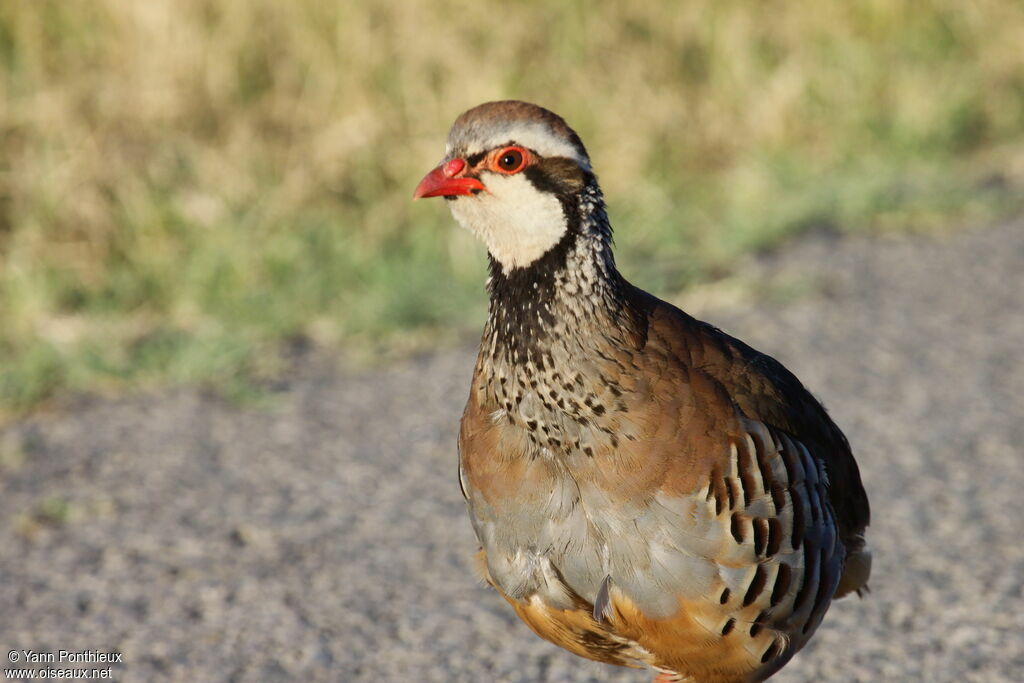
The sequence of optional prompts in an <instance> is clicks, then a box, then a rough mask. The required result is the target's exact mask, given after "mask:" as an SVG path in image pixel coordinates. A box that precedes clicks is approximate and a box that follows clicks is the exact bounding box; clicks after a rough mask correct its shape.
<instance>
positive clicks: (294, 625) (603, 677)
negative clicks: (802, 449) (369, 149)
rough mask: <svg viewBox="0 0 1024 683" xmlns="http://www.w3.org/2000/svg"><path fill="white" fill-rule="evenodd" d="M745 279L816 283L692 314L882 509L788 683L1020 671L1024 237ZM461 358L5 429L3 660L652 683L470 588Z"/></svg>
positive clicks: (317, 363) (296, 377)
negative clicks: (842, 455)
mask: <svg viewBox="0 0 1024 683" xmlns="http://www.w3.org/2000/svg"><path fill="white" fill-rule="evenodd" d="M752 267H754V268H755V270H756V272H758V273H760V275H759V276H758V277H759V278H765V281H768V282H770V281H773V278H777V277H789V276H790V275H792V274H794V273H795V274H798V276H799V278H801V280H802V281H803V282H805V283H812V284H813V285H814V286H813V287H805V288H804V289H805V291H804V293H803V294H802V295H800V296H799V297H796V298H792V297H791V298H790V299H789V300H788V301H776V302H775V303H770V304H761V305H759V306H757V307H753V306H749V305H747V306H740V307H735V306H733V307H731V308H729V309H728V310H718V311H715V310H711V311H702V315H704V317H709V318H710V319H712V320H713V321H715V322H716V323H718V324H719V325H721V326H722V327H724V328H725V329H726V330H728V331H730V332H732V333H733V334H736V335H738V336H740V337H741V338H744V339H746V340H747V341H749V342H751V343H753V344H754V345H755V346H757V347H758V348H761V349H763V350H765V351H768V352H770V353H772V354H774V355H776V356H777V357H779V358H780V360H782V361H783V362H785V363H786V364H787V365H788V366H789V367H790V368H792V369H793V370H794V371H795V372H796V373H797V375H799V376H800V377H801V378H802V379H803V380H804V382H805V383H806V384H807V385H808V386H809V387H811V388H812V390H813V391H815V392H816V393H817V394H818V395H819V396H821V397H822V398H823V399H824V401H825V402H826V403H827V405H828V406H829V407H830V409H831V411H832V413H833V415H834V416H835V418H836V420H837V422H838V423H839V424H840V425H841V426H842V427H843V428H844V430H845V431H846V433H847V435H848V436H849V437H850V441H851V442H852V444H853V446H854V450H855V452H856V453H857V455H858V460H859V461H860V463H861V468H862V471H863V474H864V477H865V483H866V485H867V488H868V492H869V495H870V496H871V501H872V505H873V511H874V524H873V526H872V527H871V528H870V530H869V535H868V538H869V540H870V542H871V544H872V545H873V547H874V550H875V568H874V575H873V578H872V582H871V588H872V593H871V594H870V596H868V597H867V598H866V599H864V600H857V599H850V600H844V601H842V602H839V603H837V604H835V605H834V606H833V608H832V610H831V612H830V613H829V615H828V617H827V618H826V619H825V624H824V625H823V627H822V628H821V629H820V630H819V632H818V635H817V636H816V637H815V639H814V640H813V641H812V643H811V645H810V646H809V647H808V648H807V649H805V650H804V652H803V653H802V654H800V655H799V656H797V657H796V659H795V660H794V661H793V662H792V663H791V664H790V665H789V666H787V667H786V669H784V670H783V672H782V673H781V674H779V676H778V677H777V679H776V680H780V681H819V680H833V681H852V680H857V681H883V680H884V681H910V680H926V681H1007V680H1020V677H1021V676H1022V673H1021V672H1022V671H1024V636H1022V633H1024V609H1022V608H1024V599H1022V598H1024V595H1022V581H1024V543H1022V538H1024V537H1022V531H1021V529H1022V528H1024V525H1022V521H1024V513H1022V511H1021V500H1022V498H1021V491H1022V490H1024V467H1022V464H1021V452H1020V444H1022V443H1024V421H1022V419H1021V416H1022V415H1024V305H1022V297H1024V223H1019V222H1018V223H1015V224H1007V225H1004V226H1001V227H996V228H990V229H985V230H977V231H969V232H959V233H956V234H954V235H951V236H947V237H944V238H941V239H940V238H899V239H891V240H877V239H876V240H870V239H842V240H840V239H835V238H830V237H828V236H818V237H816V238H813V239H810V240H808V241H805V242H803V243H801V244H799V245H794V246H793V247H792V248H789V249H787V250H785V251H784V252H782V253H779V254H775V255H773V256H771V257H766V258H765V259H762V261H761V262H759V263H756V264H753V266H752ZM787 274H788V275H787ZM472 356H473V350H472V349H469V348H465V349H462V350H459V351H456V352H446V353H442V354H439V355H436V356H432V357H423V358H417V359H413V360H410V361H407V362H404V363H402V364H400V365H396V366H395V367H393V368H390V369H388V370H386V371H383V372H375V373H368V372H362V373H352V372H345V371H341V370H338V369H336V367H335V365H334V364H333V363H332V362H331V361H329V360H328V359H325V358H323V357H321V356H318V355H317V354H315V353H309V354H306V355H305V356H304V357H303V358H302V360H301V361H300V362H298V363H297V365H296V370H295V372H294V374H293V375H291V376H290V378H289V381H288V382H287V384H286V385H283V386H282V387H280V388H279V391H278V392H277V393H276V394H275V396H274V399H273V401H272V402H271V405H270V406H269V407H263V408H260V409H255V408H240V407H238V406H232V405H228V404H226V403H225V402H223V401H221V400H219V399H217V398H216V397H213V396H210V395H207V394H204V393H202V392H199V391H173V392H165V393H160V394H156V395H147V396H134V397H129V398H123V399H118V400H105V399H96V398H93V399H89V398H79V399H76V400H74V401H72V402H70V403H68V404H66V405H64V406H63V407H62V408H61V409H59V410H57V411H53V412H50V413H48V414H45V415H39V416H36V417H33V418H31V419H27V420H24V421H22V422H19V423H16V424H11V425H8V426H7V427H5V428H3V429H0V494H2V495H0V544H2V547H3V551H2V553H0V555H2V557H0V614H2V615H3V618H2V620H0V648H3V652H7V651H8V650H11V649H15V650H19V651H20V650H35V651H37V652H57V651H58V650H60V649H65V650H83V649H93V650H100V651H117V652H119V653H121V654H122V656H123V660H124V663H123V664H115V665H113V675H114V677H115V678H116V679H118V680H125V681H149V680H183V681H184V680H187V681H206V680H211V681H221V680H241V681H256V680H279V679H297V680H325V681H327V680H332V681H337V680H341V681H400V680H412V681H492V680H495V681H585V680H591V681H649V680H650V675H649V674H647V673H645V672H636V671H630V670H626V669H618V668H615V667H607V666H603V665H598V664H593V663H590V662H587V661H585V660H582V659H578V658H576V657H574V656H572V655H570V654H568V653H565V652H563V651H561V650H559V649H557V648H555V647H554V646H550V645H548V644H546V643H544V642H543V641H541V640H539V639H537V638H536V637H534V636H533V634H532V633H531V632H530V631H529V630H528V629H527V628H526V627H525V626H523V625H521V624H520V623H518V621H516V620H515V619H514V617H513V616H512V614H511V611H510V610H509V609H507V608H506V607H505V605H504V604H503V603H502V602H501V601H500V599H499V598H498V597H497V595H495V594H494V593H493V592H490V591H489V590H487V589H485V588H484V587H482V586H481V585H480V584H479V583H478V582H477V580H476V579H475V578H474V574H473V572H472V571H471V569H470V563H469V558H470V556H471V555H472V553H473V552H474V550H475V549H476V544H475V543H474V540H473V536H472V532H471V529H470V526H469V523H468V521H467V518H466V514H465V511H464V508H463V503H462V499H461V497H460V495H459V487H458V484H457V481H456V473H455V458H456V456H455V432H456V427H457V422H458V418H459V415H460V412H461V409H462V404H463V402H464V400H465V396H466V393H467V384H468V379H469V373H470V370H471V366H472ZM0 656H3V653H0ZM4 666H7V665H6V664H5V665H4ZM50 666H54V665H50Z"/></svg>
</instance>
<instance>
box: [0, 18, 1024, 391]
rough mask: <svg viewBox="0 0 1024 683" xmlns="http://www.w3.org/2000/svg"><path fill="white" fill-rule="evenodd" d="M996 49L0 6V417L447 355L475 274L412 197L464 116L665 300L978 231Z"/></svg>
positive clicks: (663, 25) (995, 26) (666, 31)
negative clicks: (814, 252)
mask: <svg viewBox="0 0 1024 683" xmlns="http://www.w3.org/2000/svg"><path fill="white" fill-rule="evenodd" d="M1022 35H1024V8H1022V7H1021V6H1020V5H1019V4H1017V3H1008V2H998V1H995V0H981V1H978V2H973V3H962V2H957V1H955V0H924V1H919V2H909V1H902V2H900V1H892V0H890V1H883V0H875V1H873V2H862V3H847V2H842V1H841V0H822V1H820V2H817V3H812V4H808V3H781V2H756V1H753V0H750V1H743V2H741V1H731V2H730V1H727V2H722V1H717V2H716V1H714V0H699V1H695V2H689V3H661V4H659V5H653V4H651V3H648V4H645V5H641V4H638V3H625V2H621V3H616V2H603V3H584V2H579V1H577V2H566V3H561V4H557V5H556V4H554V3H545V2H540V1H537V0H530V1H524V2H517V3H500V4H499V3H479V2H476V3H474V2H451V1H447V2H446V1H443V0H440V1H439V0H433V1H431V2H425V1H423V0H410V1H405V2H398V1H397V0H385V1H378V2H370V1H368V0H353V1H351V2H347V3H320V2H314V1H313V0H292V1H291V2H274V1H272V0H146V1H145V2H135V3H125V2H121V1H120V0H92V1H91V2H88V3H86V2H81V3H79V2H67V1H66V0H49V1H46V0H34V1H32V2H29V1H27V0H12V1H8V2H4V3H2V4H0V354H2V364H0V404H4V405H6V406H7V407H8V408H11V407H14V408H17V407H19V406H27V405H31V404H32V403H34V402H35V401H37V400H39V399H40V398H42V397H45V396H46V395H48V394H50V393H51V392H53V391H54V390H55V389H57V388H60V387H63V386H77V387H82V386H88V387H96V386H102V385H103V384H105V383H113V384H120V383H123V382H125V381H131V382H138V381H166V380H168V379H170V380H188V381H193V380H210V381H213V382H215V383H217V384H229V385H230V384H232V383H234V382H235V381H236V380H237V379H238V378H245V377H248V376H250V375H251V374H252V373H253V372H257V373H258V372H259V369H260V367H262V362H263V360H265V359H266V358H271V357H272V356H273V354H272V353H271V350H272V349H273V348H274V347H275V346H276V344H277V343H279V342H280V341H281V340H282V339H287V338H290V337H295V336H305V337H312V338H314V339H316V340H318V341H320V342H322V343H327V344H337V343H343V342H344V343H351V342H353V341H354V342H360V341H362V342H363V343H364V345H365V342H367V341H369V342H372V343H374V344H376V343H378V342H379V341H380V340H382V339H383V340H388V343H391V344H394V343H401V340H403V339H409V338H413V339H419V338H422V335H423V334H424V331H426V333H427V334H428V335H429V334H434V333H436V332H437V331H438V330H451V329H463V327H462V326H463V325H464V324H465V323H466V321H467V320H472V319H474V318H479V316H480V311H481V310H482V307H483V296H482V294H481V293H480V289H481V285H480V281H481V277H482V275H481V274H482V272H483V257H482V252H481V251H480V249H479V247H477V246H476V245H474V244H473V243H472V241H471V239H470V238H469V236H467V235H465V234H463V233H461V232H460V231H458V230H456V229H454V228H453V227H452V226H451V221H450V220H449V218H448V217H447V215H446V213H445V212H444V210H443V208H442V207H440V206H437V205H432V204H427V203H421V204H416V205H414V204H412V203H411V202H410V201H409V195H410V192H411V189H412V187H413V186H414V185H415V183H416V182H417V181H418V179H419V178H420V176H421V175H422V174H423V173H424V172H425V171H426V170H428V169H429V167H430V166H431V165H432V163H433V162H435V161H436V160H437V159H438V158H439V157H440V155H441V150H442V149H443V141H444V135H445V133H446V131H447V127H448V125H449V124H450V122H451V121H452V120H453V119H454V117H455V116H456V115H457V114H458V113H459V112H461V111H462V110H464V109H466V108H468V107H470V106H472V105H475V104H477V103H479V102H482V101H485V100H488V99H497V98H506V97H516V98H521V99H528V100H533V101H536V102H538V103H541V104H543V105H545V106H548V107H549V108H551V109H554V110H555V111H558V112H559V113H561V114H563V115H564V116H565V117H566V118H567V119H568V121H569V122H570V124H571V125H573V126H575V127H576V128H577V129H578V130H579V132H580V134H581V135H582V137H583V139H584V140H585V141H586V143H587V145H588V148H589V149H590V152H591V155H592V156H593V157H594V161H595V166H596V168H597V170H598V172H599V173H600V175H601V178H602V181H603V185H604V187H605V191H606V195H607V196H608V198H609V201H610V204H611V213H612V218H613V220H614V221H615V223H616V226H617V227H618V231H619V232H618V239H619V242H620V244H621V245H622V249H621V251H622V253H623V261H624V262H625V266H626V270H627V272H629V273H630V275H631V276H632V277H633V279H634V280H636V281H637V282H638V283H639V284H642V285H646V286H649V287H652V288H655V289H657V290H658V291H660V292H661V293H662V294H672V293H673V292H678V291H680V289H681V288H682V287H683V286H685V285H686V284H688V283H690V282H693V281H694V280H695V279H700V278H706V277H707V276H708V275H709V274H715V273H719V272H723V271H724V270H726V269H727V268H728V264H729V263H730V262H731V260H732V259H734V258H735V256H736V255H738V254H742V253H744V252H746V251H749V250H751V249H755V248H757V247H759V246H762V245H766V244H772V243H774V242H776V241H778V240H779V239H780V238H781V237H783V236H785V235H787V234H791V233H793V232H796V231H799V230H801V229H805V228H807V227H811V226H829V227H835V228H840V229H846V228H854V227H860V228H864V227H867V228H875V229H904V228H907V227H914V228H921V227H930V226H934V225H944V224H948V223H950V222H962V221H965V220H970V219H975V218H977V217H986V216H990V215H992V214H993V213H994V212H998V211H1004V210H1007V207H1009V206H1012V205H1013V204H1014V201H1013V198H1014V197H1015V196H1016V195H1017V190H1018V189H1019V188H1020V186H1021V184H1022V180H1024V136H1022V131H1024V50H1022V49H1021V47H1020V46H1021V36H1022ZM396 340H397V341H396Z"/></svg>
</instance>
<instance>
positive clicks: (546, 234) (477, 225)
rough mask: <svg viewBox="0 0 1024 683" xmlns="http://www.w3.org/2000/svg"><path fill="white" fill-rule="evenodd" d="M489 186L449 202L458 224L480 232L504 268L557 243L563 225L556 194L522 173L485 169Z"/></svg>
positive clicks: (534, 257) (535, 256)
mask: <svg viewBox="0 0 1024 683" xmlns="http://www.w3.org/2000/svg"><path fill="white" fill-rule="evenodd" d="M481 180H482V181H483V183H484V185H486V186H487V189H486V190H484V191H483V192H481V193H480V194H477V195H473V196H463V197H459V198H458V199H455V200H453V201H450V202H448V206H449V207H450V208H451V210H452V215H453V216H455V220H457V221H458V222H459V225H461V226H462V227H464V228H466V229H467V230H469V231H470V232H472V233H473V234H474V235H476V236H477V237H479V238H480V239H481V240H482V241H483V243H484V244H486V245H487V251H489V252H490V253H491V256H493V257H494V258H495V260H497V261H498V263H500V264H501V267H502V269H503V270H504V271H505V272H506V273H507V272H509V271H510V270H512V269H513V268H523V267H525V266H528V265H530V264H531V263H533V262H534V261H536V260H537V259H539V258H540V257H541V256H543V255H544V254H545V253H546V252H547V251H548V250H549V249H551V247H553V246H555V245H556V244H558V242H559V240H561V239H562V235H564V234H565V231H566V229H567V226H566V223H565V214H564V213H563V211H562V204H561V202H559V201H558V198H557V197H556V196H555V195H553V194H550V193H548V192H541V191H540V190H538V189H537V188H535V187H534V186H533V184H532V183H530V181H529V180H527V178H526V176H524V175H522V174H519V175H511V176H503V175H498V174H496V173H486V174H483V176H482V177H481Z"/></svg>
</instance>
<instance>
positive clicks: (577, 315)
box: [484, 176, 635, 363]
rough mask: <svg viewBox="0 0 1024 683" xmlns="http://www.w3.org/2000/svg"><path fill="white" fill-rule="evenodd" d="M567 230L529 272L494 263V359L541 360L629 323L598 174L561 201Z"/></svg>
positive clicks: (488, 339) (490, 340)
mask: <svg viewBox="0 0 1024 683" xmlns="http://www.w3.org/2000/svg"><path fill="white" fill-rule="evenodd" d="M561 200H562V205H563V210H564V212H565V215H566V222H567V225H568V230H567V231H566V232H565V234H564V235H563V236H562V238H561V240H560V241H559V242H558V243H557V244H556V245H555V246H554V247H552V248H551V249H550V250H549V251H548V252H547V253H546V254H544V256H542V257H541V258H540V259H538V260H537V261H535V262H533V263H532V264H530V266H528V267H526V268H515V269H512V270H508V271H506V269H504V268H503V267H502V266H501V264H500V263H498V262H497V261H496V260H495V259H494V258H493V257H492V258H491V264H490V272H491V277H490V278H489V280H488V283H487V288H488V292H489V294H490V312H489V316H488V321H487V326H486V328H485V330H484V348H488V349H490V354H491V358H492V360H493V361H496V362H501V361H504V362H509V363H526V362H532V363H543V362H544V357H545V356H549V355H550V353H549V352H550V347H551V345H552V344H556V343H557V344H561V345H565V344H566V343H567V342H569V340H571V339H574V338H575V339H577V340H578V341H577V342H576V344H575V346H577V347H579V348H582V343H581V341H582V339H583V338H585V337H591V336H592V335H593V334H594V332H595V331H596V330H600V329H607V328H608V326H609V325H611V326H613V327H615V326H619V325H623V324H625V325H626V326H627V327H632V325H630V324H629V321H630V320H631V319H632V318H633V317H634V315H635V314H634V312H633V311H632V310H631V306H630V304H629V301H628V297H627V291H628V287H629V286H628V285H627V283H626V282H625V281H624V280H623V278H622V276H621V275H619V273H618V271H617V270H616V268H615V259H614V256H613V255H612V244H611V241H612V240H611V227H610V225H609V223H608V217H607V214H606V213H605V208H604V199H603V198H602V196H601V190H600V189H599V188H598V186H597V181H596V179H594V177H593V176H590V177H589V182H588V183H587V184H586V185H585V186H584V188H583V189H582V190H581V191H580V192H579V193H578V194H577V195H575V196H569V197H562V198H561Z"/></svg>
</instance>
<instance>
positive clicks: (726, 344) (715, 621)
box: [414, 101, 871, 681]
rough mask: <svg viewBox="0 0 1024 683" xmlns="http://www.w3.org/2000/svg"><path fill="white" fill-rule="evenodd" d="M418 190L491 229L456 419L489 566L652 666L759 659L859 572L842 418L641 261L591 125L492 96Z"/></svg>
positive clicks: (530, 598)
mask: <svg viewBox="0 0 1024 683" xmlns="http://www.w3.org/2000/svg"><path fill="white" fill-rule="evenodd" d="M414 196H415V198H420V197H444V198H445V199H446V200H448V206H449V208H450V209H451V211H452V214H454V216H455V219H456V220H457V221H458V222H459V223H460V224H461V225H462V226H463V227H465V228H467V229H469V230H470V231H471V232H473V233H474V234H475V235H476V236H478V237H479V238H480V239H481V240H482V241H483V242H484V243H485V245H486V246H487V250H488V255H489V259H490V278H489V279H488V284H487V289H488V293H489V296H490V308H489V314H488V318H487V324H486V327H485V328H484V332H483V338H482V342H481V345H480V352H479V356H478V358H477V362H476V367H475V370H474V373H473V380H472V385H471V388H470V394H469V400H468V402H467V404H466V408H465V412H464V414H463V416H462V423H461V429H460V434H459V481H460V484H461V487H462V492H463V495H464V496H465V499H466V501H467V504H468V508H469V514H470V517H471V521H472V524H473V529H474V530H475V532H476V535H477V537H478V539H479V541H480V545H481V550H480V553H479V554H478V566H479V569H480V572H481V574H482V576H483V578H484V579H485V580H486V581H487V583H489V584H490V585H492V586H493V587H494V588H495V589H497V591H498V592H499V593H500V594H501V595H502V597H504V599H505V600H507V601H508V602H509V603H510V604H511V605H512V608H513V609H514V610H515V611H516V613H517V614H518V615H519V617H520V618H521V619H522V620H523V621H525V622H526V623H527V624H528V625H529V626H530V628H532V629H533V630H534V631H535V632H536V633H537V635H539V636H540V637H542V638H545V639H547V640H549V641H551V642H552V643H555V644H556V645H559V646H561V647H563V648H565V649H567V650H569V651H570V652H573V653H575V654H577V655H580V656H583V657H588V658H590V659H595V660H598V661H601V662H607V663H609V664H618V665H625V666H638V667H644V666H647V667H651V668H653V669H655V670H657V671H660V672H661V674H660V676H659V680H665V681H670V680H676V681H684V680H686V681H757V680H763V679H765V678H767V677H768V676H770V675H771V674H773V673H774V672H776V671H778V670H779V669H780V668H781V667H782V666H784V665H785V664H786V663H787V662H788V661H789V660H790V659H791V658H792V657H793V655H794V654H795V653H796V652H797V651H799V650H800V648H802V647H803V646H804V644H806V643H807V641H808V639H809V638H810V637H811V636H812V635H813V634H814V631H815V629H817V627H818V625H819V624H820V623H821V620H822V617H823V616H824V615H825V612H826V611H827V610H828V607H829V604H830V603H831V601H832V600H833V599H834V598H838V597H842V596H843V595H846V594H848V593H851V592H857V593H860V592H861V591H862V590H864V589H865V588H866V586H867V579H868V575H869V573H870V567H871V554H870V552H869V551H868V549H867V546H866V545H865V542H864V530H865V527H866V526H867V525H868V521H869V509H868V499H867V495H866V494H865V491H864V488H863V486H862V484H861V479H860V473H859V471H858V468H857V463H856V461H855V460H854V458H853V455H852V453H851V451H850V447H849V445H848V443H847V440H846V438H845V437H844V436H843V433H842V432H841V431H840V430H839V428H838V427H837V426H836V425H835V423H834V422H833V421H832V420H831V419H830V418H829V416H828V414H827V413H826V412H825V409H824V408H823V407H822V405H821V404H820V403H819V402H818V401H817V400H815V398H814V397H813V396H811V394H810V393H809V392H808V391H807V390H806V389H805V388H804V387H803V385H802V384H801V383H800V381H799V380H798V379H797V378H796V377H795V376H794V375H793V374H792V373H791V372H789V371H788V370H787V369H786V368H784V367H783V366H782V365H781V364H780V363H779V362H778V361H776V360H775V359H773V358H771V357H770V356H767V355H765V354H763V353H760V352H758V351H755V350H754V349H752V348H751V347H749V346H747V345H746V344H744V343H743V342H741V341H739V340H738V339H735V338H733V337H730V336H729V335H727V334H725V333H724V332H722V331H720V330H718V329H717V328H715V327H713V326H711V325H709V324H707V323H704V322H701V321H699V320H696V319H694V318H692V317H690V316H689V315H687V314H686V313H684V312H683V311H681V310H679V309H678V308H676V307H674V306H672V305H671V304H668V303H666V302H664V301H661V300H660V299H658V298H656V297H654V296H652V295H651V294H648V293H646V292H644V291H642V290H640V289H638V288H636V287H634V286H633V285H631V284H630V283H629V282H627V281H626V280H625V279H624V278H623V276H622V275H620V274H619V271H618V270H617V269H616V266H615V259H614V257H613V255H612V231H611V226H610V225H609V222H608V216H607V214H606V212H605V204H604V200H603V198H602V194H601V189H600V187H599V186H598V182H597V178H596V176H595V175H594V172H593V170H592V169H591V164H590V158H589V157H588V155H587V151H586V149H585V148H584V146H583V143H582V142H581V141H580V138H579V136H577V134H576V133H575V132H574V131H573V130H572V129H571V128H569V126H568V125H567V124H566V123H565V121H563V120H562V118H560V117H559V116H557V115H556V114H554V113H552V112H550V111H548V110H546V109H543V108H541V107H539V106H536V105H533V104H528V103H525V102H518V101H503V102H490V103H487V104H482V105H480V106H478V107H475V108H473V109H470V110H469V111H467V112H466V113H464V114H462V115H461V116H460V117H459V118H458V119H457V120H456V121H455V124H454V125H453V126H452V129H451V132H450V133H449V136H448V145H447V147H446V150H445V156H444V159H443V160H442V162H441V164H440V165H439V166H437V168H435V169H434V170H432V171H430V173H428V174H427V175H426V177H424V178H423V180H422V182H420V184H419V186H418V187H417V188H416V191H415V195H414Z"/></svg>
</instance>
